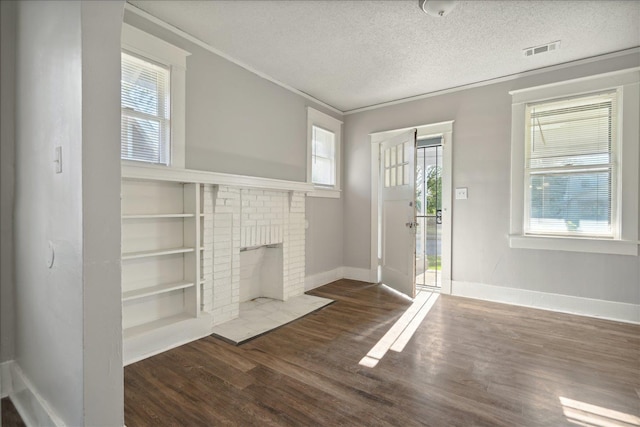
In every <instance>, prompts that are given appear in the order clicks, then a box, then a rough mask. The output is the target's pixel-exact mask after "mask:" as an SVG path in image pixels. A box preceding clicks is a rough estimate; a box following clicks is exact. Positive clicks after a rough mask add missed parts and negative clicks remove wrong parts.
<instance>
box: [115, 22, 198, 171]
mask: <svg viewBox="0 0 640 427" xmlns="http://www.w3.org/2000/svg"><path fill="white" fill-rule="evenodd" d="M121 51H122V52H123V53H126V54H129V55H133V56H137V57H138V58H139V59H142V60H146V61H148V62H150V63H156V64H158V65H162V66H165V67H167V69H168V70H169V117H170V126H169V141H168V144H169V146H168V155H167V160H168V164H167V165H164V164H162V163H151V162H146V161H143V160H125V159H121V162H122V164H126V165H132V166H151V167H161V168H167V167H170V168H179V169H184V168H185V129H186V124H185V110H186V70H187V57H188V56H189V55H191V53H189V52H187V51H186V50H183V49H180V48H178V47H176V46H174V45H172V44H170V43H167V42H166V41H164V40H162V39H160V38H158V37H155V36H152V35H151V34H148V33H146V32H144V31H142V30H139V29H138V28H135V27H133V26H131V25H129V24H122V43H121ZM120 144H121V145H122V140H121V141H120Z"/></svg>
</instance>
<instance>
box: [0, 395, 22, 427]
mask: <svg viewBox="0 0 640 427" xmlns="http://www.w3.org/2000/svg"><path fill="white" fill-rule="evenodd" d="M2 427H26V424H25V423H24V422H23V421H22V418H21V417H20V414H19V413H18V410H17V409H16V407H15V406H13V403H12V402H11V400H10V399H9V398H8V397H5V398H4V399H2Z"/></svg>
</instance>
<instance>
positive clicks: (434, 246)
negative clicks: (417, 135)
mask: <svg viewBox="0 0 640 427" xmlns="http://www.w3.org/2000/svg"><path fill="white" fill-rule="evenodd" d="M441 175H442V147H441V146H426V147H419V148H418V150H417V153H416V212H417V213H416V216H417V222H418V229H417V230H416V231H417V234H416V285H423V286H428V287H440V286H441V278H440V270H441V266H442V260H441V253H442V249H441V248H442V240H441V236H442V224H441V222H442V221H441V218H442V217H441V210H440V209H441V205H442V196H441V193H442V177H441Z"/></svg>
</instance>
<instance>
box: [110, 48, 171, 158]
mask: <svg viewBox="0 0 640 427" xmlns="http://www.w3.org/2000/svg"><path fill="white" fill-rule="evenodd" d="M169 78H170V75H169V69H168V68H166V67H163V66H160V65H157V64H155V63H151V62H149V61H145V60H143V59H140V58H138V57H136V56H133V55H130V54H128V53H125V52H123V53H122V77H121V103H122V127H121V143H122V145H121V158H122V159H123V160H135V161H141V162H149V163H158V164H164V165H167V164H169V159H170V141H169V139H170V129H171V122H170V101H169V93H170V90H169V81H170V80H169Z"/></svg>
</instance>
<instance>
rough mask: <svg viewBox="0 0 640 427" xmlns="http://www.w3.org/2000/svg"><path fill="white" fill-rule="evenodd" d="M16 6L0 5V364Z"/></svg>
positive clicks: (8, 300)
mask: <svg viewBox="0 0 640 427" xmlns="http://www.w3.org/2000/svg"><path fill="white" fill-rule="evenodd" d="M14 13H15V3H13V2H0V32H1V33H0V67H1V70H0V117H1V118H2V120H1V122H2V126H0V363H1V362H5V361H7V360H11V359H13V349H14V335H13V329H14V309H13V306H14V295H13V292H14V287H13V280H14V278H13V201H14V199H13V186H14V175H15V164H14V163H15V161H14V160H15V154H14V151H15V144H14V137H15V134H14V119H15V116H14V107H15V60H16V57H15V15H14Z"/></svg>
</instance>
